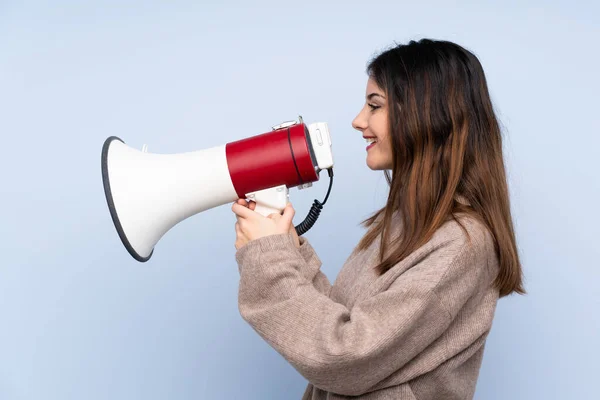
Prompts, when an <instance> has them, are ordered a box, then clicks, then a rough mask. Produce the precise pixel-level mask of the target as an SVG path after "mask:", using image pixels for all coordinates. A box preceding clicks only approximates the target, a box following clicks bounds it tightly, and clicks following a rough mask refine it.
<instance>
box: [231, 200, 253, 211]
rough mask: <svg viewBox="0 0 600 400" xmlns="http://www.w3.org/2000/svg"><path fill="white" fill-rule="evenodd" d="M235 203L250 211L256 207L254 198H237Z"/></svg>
mask: <svg viewBox="0 0 600 400" xmlns="http://www.w3.org/2000/svg"><path fill="white" fill-rule="evenodd" d="M235 203H236V204H239V205H240V206H244V207H247V208H249V209H251V210H252V211H254V209H255V208H256V202H255V201H254V200H246V199H237V200H236V202H235Z"/></svg>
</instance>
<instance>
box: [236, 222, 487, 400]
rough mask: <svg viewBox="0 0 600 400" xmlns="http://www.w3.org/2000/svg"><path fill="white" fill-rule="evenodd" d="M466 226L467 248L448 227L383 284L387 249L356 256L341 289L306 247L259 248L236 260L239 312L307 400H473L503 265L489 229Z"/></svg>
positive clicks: (278, 239)
mask: <svg viewBox="0 0 600 400" xmlns="http://www.w3.org/2000/svg"><path fill="white" fill-rule="evenodd" d="M461 222H462V223H463V225H464V226H465V228H466V229H467V231H468V233H469V235H468V236H469V237H470V240H469V238H468V237H467V235H465V233H464V231H463V230H462V229H461V227H460V226H459V225H458V224H457V223H456V222H455V221H449V222H447V223H445V225H443V226H442V227H441V228H440V229H439V230H438V231H437V232H436V234H435V235H434V236H433V238H432V239H431V240H430V241H429V242H428V243H427V244H425V245H423V246H422V247H421V248H419V249H417V250H416V251H415V252H414V253H413V254H411V255H410V256H409V257H407V258H406V259H404V260H403V261H402V262H400V263H398V264H397V265H395V266H394V267H393V268H392V269H390V270H389V271H388V272H387V273H385V274H384V275H383V276H381V277H377V275H376V274H375V272H374V270H373V266H374V265H375V262H376V257H377V255H378V254H379V245H380V242H379V241H375V242H374V244H373V245H372V246H371V248H369V249H368V250H366V251H361V252H358V251H356V249H355V250H354V251H353V252H352V254H351V255H350V256H349V258H348V259H347V261H346V262H345V263H344V265H343V267H342V269H341V271H340V273H339V274H338V277H337V279H336V280H335V283H334V285H333V286H332V285H331V284H330V283H329V280H328V279H327V277H326V276H325V275H324V274H323V273H322V272H321V271H320V270H319V269H320V267H321V261H320V260H319V258H318V256H317V255H316V254H315V252H314V250H313V248H312V247H311V245H310V243H308V241H307V240H306V239H305V238H303V237H301V238H300V241H301V246H300V248H297V247H296V246H295V244H294V241H293V237H292V235H291V234H279V235H272V236H267V237H263V238H260V239H257V240H253V241H251V242H249V243H248V244H247V245H245V246H244V247H242V248H241V249H239V250H238V251H237V253H236V260H237V262H238V266H239V271H240V286H239V310H240V313H241V315H242V317H243V318H244V319H245V320H246V321H247V322H248V323H249V324H250V325H251V326H252V327H253V328H254V330H255V331H256V332H257V333H258V334H259V335H260V336H261V337H262V338H263V339H264V340H266V341H267V342H268V343H269V344H270V345H271V346H272V347H273V348H274V349H275V350H276V351H277V352H279V353H280V354H281V355H282V356H283V357H284V358H285V359H286V360H287V361H288V362H289V363H291V365H293V366H294V368H295V369H296V370H297V371H298V372H299V373H300V374H302V375H303V376H304V377H305V378H306V379H307V380H308V381H309V384H308V387H307V388H306V391H305V393H304V396H303V397H302V399H303V400H308V399H312V400H317V399H318V400H321V399H348V398H353V399H363V400H366V399H368V400H376V399H394V400H398V399H412V400H414V399H418V400H429V399H432V400H433V399H444V400H453V399H461V400H462V399H471V398H472V397H473V393H474V391H475V385H476V381H477V377H478V374H479V369H480V366H481V361H482V356H483V350H484V344H485V340H486V337H487V335H488V333H489V331H490V328H491V326H492V319H493V317H494V312H495V308H496V302H497V299H498V291H497V290H496V289H495V288H494V287H493V286H492V282H493V280H494V278H495V276H496V274H497V270H498V261H497V258H496V256H495V252H494V244H493V241H492V237H491V235H490V234H489V232H488V231H487V229H485V228H484V226H483V225H482V224H481V223H479V222H477V221H475V220H474V219H472V218H466V217H465V218H461ZM395 225H396V226H397V225H398V224H395ZM394 232H395V233H394V234H397V233H398V232H399V231H398V230H396V231H394ZM352 396H356V397H352ZM288 398H290V399H293V398H300V393H298V394H290V395H289V397H288Z"/></svg>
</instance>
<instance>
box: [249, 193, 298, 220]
mask: <svg viewBox="0 0 600 400" xmlns="http://www.w3.org/2000/svg"><path fill="white" fill-rule="evenodd" d="M246 198H247V199H248V200H252V201H254V202H256V208H255V209H254V211H256V212H257V213H259V214H261V215H263V216H265V217H267V216H269V215H270V214H281V212H282V211H283V210H284V209H285V206H286V205H287V203H288V201H289V189H288V188H287V186H286V185H281V186H276V187H272V188H268V189H263V190H259V191H257V192H252V193H247V194H246Z"/></svg>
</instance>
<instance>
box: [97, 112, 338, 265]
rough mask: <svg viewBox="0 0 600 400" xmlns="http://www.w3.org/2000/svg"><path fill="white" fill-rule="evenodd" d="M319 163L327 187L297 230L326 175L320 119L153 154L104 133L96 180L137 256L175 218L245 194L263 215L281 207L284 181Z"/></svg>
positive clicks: (302, 176) (326, 146) (325, 138)
mask: <svg viewBox="0 0 600 400" xmlns="http://www.w3.org/2000/svg"><path fill="white" fill-rule="evenodd" d="M324 169H326V170H327V172H328V174H329V177H330V183H329V189H328V190H327V195H326V197H325V200H324V201H323V202H319V201H318V200H315V202H314V203H313V205H312V208H311V210H310V211H309V214H308V216H307V217H306V219H305V220H304V221H303V222H302V223H301V224H300V225H298V226H296V231H297V232H298V234H299V235H302V234H303V233H305V232H306V231H308V230H309V229H310V228H311V227H312V225H313V224H314V223H315V222H316V220H317V218H318V216H319V213H320V211H321V209H322V207H323V204H325V202H326V201H327V198H328V197H329V193H330V191H331V184H332V182H333V154H332V151H331V137H330V135H329V129H328V127H327V124H326V123H324V122H319V123H314V124H310V125H308V126H307V125H306V124H305V123H304V122H303V121H302V117H300V118H299V121H289V122H284V123H283V124H280V125H278V126H274V127H273V128H272V131H270V132H267V133H263V134H260V135H256V136H252V137H249V138H246V139H242V140H238V141H235V142H230V143H227V144H225V145H221V146H216V147H212V148H209V149H204V150H199V151H193V152H187V153H180V154H152V153H148V152H147V151H146V147H145V146H144V148H143V149H142V151H140V150H137V149H134V148H131V147H129V146H127V145H126V144H125V143H124V142H123V141H122V140H121V139H119V138H117V137H115V136H111V137H109V138H108V139H106V141H105V142H104V145H103V147H102V181H103V183H104V193H105V195H106V201H107V203H108V208H109V210H110V215H111V217H112V220H113V223H114V225H115V228H116V229H117V232H118V234H119V237H120V238H121V241H122V242H123V245H124V246H125V248H126V249H127V251H128V252H129V254H131V255H132V256H133V258H135V259H136V260H138V261H140V262H145V261H148V260H149V259H150V257H151V256H152V253H153V251H154V246H155V245H156V243H157V242H158V241H159V240H160V238H161V237H162V236H163V235H164V234H165V233H166V232H167V231H168V230H169V229H171V228H172V227H173V226H174V225H176V224H177V223H179V222H181V221H182V220H184V219H186V218H188V217H190V216H192V215H195V214H197V213H200V212H202V211H205V210H208V209H210V208H214V207H217V206H220V205H224V204H228V203H233V202H234V201H236V200H237V199H240V198H245V199H249V200H254V201H255V202H256V209H255V211H257V212H259V213H260V214H262V215H264V216H267V215H269V214H271V213H276V212H281V211H282V210H283V209H284V208H285V206H286V205H287V203H288V199H289V191H288V189H289V188H292V187H298V188H300V189H303V188H306V187H309V186H311V185H312V182H315V181H318V180H319V173H320V171H321V170H324Z"/></svg>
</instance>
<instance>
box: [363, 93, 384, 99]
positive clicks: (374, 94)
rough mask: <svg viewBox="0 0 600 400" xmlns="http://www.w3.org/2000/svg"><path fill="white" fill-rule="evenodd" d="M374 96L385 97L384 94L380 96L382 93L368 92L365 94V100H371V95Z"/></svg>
mask: <svg viewBox="0 0 600 400" xmlns="http://www.w3.org/2000/svg"><path fill="white" fill-rule="evenodd" d="M375 96H379V97H381V98H382V99H385V97H384V96H382V95H380V94H379V93H371V94H369V95H368V96H367V100H371V99H372V98H373V97H375Z"/></svg>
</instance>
